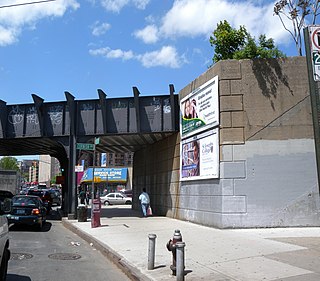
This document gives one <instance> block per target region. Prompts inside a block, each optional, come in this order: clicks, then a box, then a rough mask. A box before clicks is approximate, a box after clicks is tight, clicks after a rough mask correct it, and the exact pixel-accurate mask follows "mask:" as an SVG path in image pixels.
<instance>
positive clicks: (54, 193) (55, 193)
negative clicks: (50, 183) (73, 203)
mask: <svg viewBox="0 0 320 281" xmlns="http://www.w3.org/2000/svg"><path fill="white" fill-rule="evenodd" d="M49 192H50V196H51V198H52V204H56V205H58V206H60V205H61V201H62V200H61V193H60V191H59V190H57V189H49Z"/></svg>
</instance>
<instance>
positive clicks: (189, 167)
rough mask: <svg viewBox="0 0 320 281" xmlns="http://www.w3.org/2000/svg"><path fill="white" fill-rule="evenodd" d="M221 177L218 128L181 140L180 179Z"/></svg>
mask: <svg viewBox="0 0 320 281" xmlns="http://www.w3.org/2000/svg"><path fill="white" fill-rule="evenodd" d="M208 178H219V134H218V128H215V129H212V130H209V131H206V132H204V133H202V134H199V135H196V136H193V137H190V138H186V139H184V140H182V141H181V142H180V180H181V181H184V180H198V179H208Z"/></svg>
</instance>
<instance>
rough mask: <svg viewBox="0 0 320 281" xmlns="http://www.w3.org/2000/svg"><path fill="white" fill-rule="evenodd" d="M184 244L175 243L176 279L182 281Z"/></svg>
mask: <svg viewBox="0 0 320 281" xmlns="http://www.w3.org/2000/svg"><path fill="white" fill-rule="evenodd" d="M185 246H186V244H185V243H184V242H177V243H176V250H177V269H176V275H177V281H184V247H185Z"/></svg>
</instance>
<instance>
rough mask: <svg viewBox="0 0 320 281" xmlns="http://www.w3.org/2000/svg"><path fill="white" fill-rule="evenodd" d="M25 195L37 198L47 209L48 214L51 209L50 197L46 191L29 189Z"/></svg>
mask: <svg viewBox="0 0 320 281" xmlns="http://www.w3.org/2000/svg"><path fill="white" fill-rule="evenodd" d="M27 195H34V196H39V197H40V198H41V200H42V202H43V204H44V205H45V207H46V208H47V214H49V212H50V210H51V207H52V197H51V194H50V192H49V190H47V189H29V190H28V192H27Z"/></svg>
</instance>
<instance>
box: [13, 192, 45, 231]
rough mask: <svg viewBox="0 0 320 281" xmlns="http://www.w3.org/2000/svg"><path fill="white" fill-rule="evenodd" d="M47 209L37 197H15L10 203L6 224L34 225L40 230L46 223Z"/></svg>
mask: <svg viewBox="0 0 320 281" xmlns="http://www.w3.org/2000/svg"><path fill="white" fill-rule="evenodd" d="M46 212H47V209H46V207H45V206H44V204H43V202H42V200H41V199H40V198H39V197H38V196H32V195H16V196H14V197H13V198H12V201H11V211H10V213H9V214H8V215H7V218H8V222H9V223H13V224H27V225H35V226H37V228H38V229H39V230H40V229H41V228H42V226H43V225H44V224H45V222H46Z"/></svg>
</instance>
